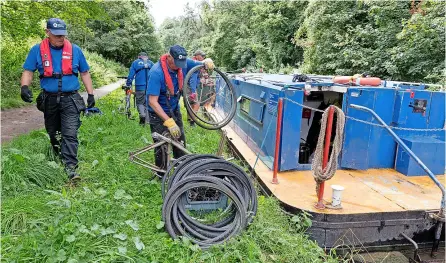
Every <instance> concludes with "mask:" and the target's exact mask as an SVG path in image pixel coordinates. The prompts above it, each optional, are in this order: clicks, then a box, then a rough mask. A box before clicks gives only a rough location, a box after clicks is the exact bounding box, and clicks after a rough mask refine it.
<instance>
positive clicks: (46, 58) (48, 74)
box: [39, 38, 77, 78]
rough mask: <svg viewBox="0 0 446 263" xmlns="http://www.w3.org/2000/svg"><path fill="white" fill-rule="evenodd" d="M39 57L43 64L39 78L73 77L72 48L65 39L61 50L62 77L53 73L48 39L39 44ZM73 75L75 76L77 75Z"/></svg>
mask: <svg viewBox="0 0 446 263" xmlns="http://www.w3.org/2000/svg"><path fill="white" fill-rule="evenodd" d="M40 56H41V57H42V64H43V74H42V75H40V76H39V77H40V78H62V75H73V46H72V45H71V43H70V41H68V40H67V39H65V40H64V44H63V48H62V75H61V74H54V72H53V60H52V58H51V50H50V41H49V39H48V38H45V39H44V40H42V42H41V43H40ZM74 75H76V76H77V74H74Z"/></svg>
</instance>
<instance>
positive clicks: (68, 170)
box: [65, 167, 81, 182]
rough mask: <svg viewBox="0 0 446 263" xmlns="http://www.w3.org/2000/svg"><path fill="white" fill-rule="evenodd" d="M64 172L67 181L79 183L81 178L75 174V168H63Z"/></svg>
mask: <svg viewBox="0 0 446 263" xmlns="http://www.w3.org/2000/svg"><path fill="white" fill-rule="evenodd" d="M65 172H66V173H67V175H68V179H70V181H72V182H77V181H80V179H81V176H80V175H79V174H78V173H77V172H76V168H75V167H65Z"/></svg>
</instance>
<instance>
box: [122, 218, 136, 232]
mask: <svg viewBox="0 0 446 263" xmlns="http://www.w3.org/2000/svg"><path fill="white" fill-rule="evenodd" d="M125 223H126V224H127V225H128V226H130V227H131V228H132V229H133V230H135V231H138V230H139V226H138V224H137V223H136V222H134V221H133V220H126V221H125Z"/></svg>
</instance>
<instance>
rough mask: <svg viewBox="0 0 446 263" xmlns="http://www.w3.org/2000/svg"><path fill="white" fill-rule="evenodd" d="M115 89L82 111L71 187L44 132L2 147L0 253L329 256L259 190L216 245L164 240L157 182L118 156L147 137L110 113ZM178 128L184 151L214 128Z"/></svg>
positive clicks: (237, 258) (204, 142)
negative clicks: (250, 217) (249, 211)
mask: <svg viewBox="0 0 446 263" xmlns="http://www.w3.org/2000/svg"><path fill="white" fill-rule="evenodd" d="M121 93H122V91H116V92H115V93H114V94H113V95H111V96H110V95H109V96H108V97H106V98H105V99H101V100H99V101H98V106H99V107H100V108H101V110H103V111H104V115H102V116H93V117H83V118H82V122H83V123H82V126H81V129H80V134H79V140H80V149H79V158H80V173H81V175H82V177H83V179H84V180H83V181H82V183H81V185H79V186H77V187H75V188H72V187H69V186H68V185H64V182H65V181H66V175H65V174H64V172H63V169H62V167H61V164H60V163H59V161H57V160H55V159H54V157H53V156H52V155H51V153H50V151H49V150H50V148H49V147H50V146H49V139H48V137H47V135H46V133H45V132H43V131H34V132H32V133H31V134H29V135H22V136H20V137H18V138H17V139H15V140H13V141H12V142H11V143H9V144H7V145H5V146H4V147H2V148H3V149H2V203H1V206H2V212H1V213H2V226H1V227H2V228H1V234H2V251H1V254H2V260H4V261H5V262H26V261H36V262H326V261H329V262H330V261H331V262H335V260H334V259H332V258H331V257H330V256H326V255H325V254H324V252H323V250H322V249H321V248H319V247H318V246H317V245H316V243H315V242H312V241H309V240H308V239H307V237H306V235H305V234H303V230H304V229H305V228H306V227H308V220H305V218H306V217H305V216H302V215H301V216H300V217H295V218H294V221H292V220H290V218H289V217H288V216H286V215H285V214H284V213H283V212H282V211H281V209H280V207H279V204H278V202H277V201H276V200H275V199H274V198H269V197H263V196H260V197H259V213H258V216H257V218H256V219H255V221H254V223H253V224H252V225H251V226H250V227H249V228H248V229H247V230H246V231H245V232H244V233H243V234H242V235H240V236H238V237H237V238H235V239H234V240H232V241H230V242H229V243H227V244H225V245H221V246H219V247H214V248H212V249H210V250H209V251H201V250H199V249H198V247H197V246H193V245H192V244H191V243H190V242H189V241H188V240H187V239H181V240H175V241H174V240H172V239H171V238H170V236H169V235H168V234H167V233H166V232H165V231H164V229H163V228H162V224H160V221H161V204H162V199H161V192H160V182H159V181H158V180H152V181H151V180H149V178H151V177H152V175H151V173H150V172H149V171H148V170H147V169H145V168H143V167H140V166H137V165H135V164H132V163H130V162H129V161H128V152H129V151H132V150H136V149H138V148H140V147H142V146H144V145H146V143H147V142H149V141H151V137H150V133H149V128H148V127H146V128H142V127H140V126H139V125H138V123H137V121H131V120H127V119H126V118H125V116H124V115H120V114H118V112H117V105H118V103H119V98H120V97H121V96H122V94H121ZM183 117H184V119H185V118H186V117H185V115H183ZM185 123H186V122H185ZM185 128H186V136H187V139H188V148H189V149H190V150H192V151H193V152H197V153H215V152H216V151H217V147H218V141H219V139H220V135H219V133H218V132H217V131H206V132H205V131H204V130H202V129H201V128H199V127H193V128H191V127H189V126H188V125H186V127H185ZM147 157H148V158H150V159H152V158H153V157H152V154H148V156H147Z"/></svg>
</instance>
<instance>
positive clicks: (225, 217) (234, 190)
mask: <svg viewBox="0 0 446 263" xmlns="http://www.w3.org/2000/svg"><path fill="white" fill-rule="evenodd" d="M197 189H211V190H214V191H218V192H219V193H220V194H222V195H226V197H228V203H227V204H226V208H225V209H220V210H218V212H219V213H220V214H219V216H218V221H217V222H214V223H209V224H206V223H205V222H203V221H202V220H199V219H197V218H194V217H193V216H192V215H191V214H190V213H188V210H187V209H186V205H187V204H186V200H187V197H188V193H189V192H190V191H195V190H197ZM162 193H163V198H164V203H163V209H162V216H163V221H164V223H165V228H166V230H167V232H168V233H169V235H170V236H171V237H172V238H177V237H178V236H184V237H187V238H188V239H190V240H191V242H193V243H195V244H198V245H199V246H200V247H201V248H208V247H209V246H211V245H215V244H220V243H223V242H225V241H227V240H228V239H230V238H231V237H233V236H235V235H237V234H238V233H240V231H242V230H243V229H244V228H246V226H247V225H249V224H250V223H251V222H252V220H253V219H254V216H255V215H256V213H257V192H256V189H255V187H254V185H253V183H252V180H251V178H250V177H249V176H248V175H247V174H246V173H245V172H244V171H243V170H242V169H241V168H239V167H238V166H237V165H235V164H233V163H230V162H228V161H225V160H223V159H221V158H219V157H217V156H214V155H186V156H183V157H181V158H179V159H177V160H176V161H175V162H173V163H172V164H171V165H170V166H169V167H168V169H167V172H166V174H165V176H164V177H163V183H162Z"/></svg>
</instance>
